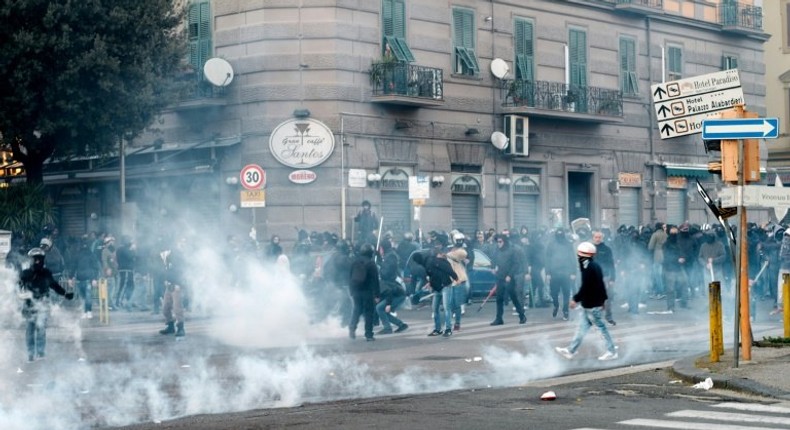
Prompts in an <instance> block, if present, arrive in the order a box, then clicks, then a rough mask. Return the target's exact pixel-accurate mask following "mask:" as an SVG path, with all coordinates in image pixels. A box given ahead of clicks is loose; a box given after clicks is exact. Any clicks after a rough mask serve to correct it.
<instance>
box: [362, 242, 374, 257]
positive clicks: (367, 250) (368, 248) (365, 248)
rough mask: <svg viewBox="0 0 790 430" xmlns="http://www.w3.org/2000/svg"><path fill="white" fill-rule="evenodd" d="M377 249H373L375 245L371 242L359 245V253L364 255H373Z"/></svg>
mask: <svg viewBox="0 0 790 430" xmlns="http://www.w3.org/2000/svg"><path fill="white" fill-rule="evenodd" d="M374 253H375V250H374V249H373V245H371V244H369V243H363V244H362V246H360V247H359V255H361V256H363V257H368V258H370V257H373V254H374Z"/></svg>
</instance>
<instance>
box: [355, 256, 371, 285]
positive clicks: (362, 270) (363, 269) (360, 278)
mask: <svg viewBox="0 0 790 430" xmlns="http://www.w3.org/2000/svg"><path fill="white" fill-rule="evenodd" d="M367 277H368V269H367V265H366V264H365V262H364V261H363V260H356V261H354V263H353V264H351V284H352V285H359V284H362V283H364V282H365V280H366V279H367Z"/></svg>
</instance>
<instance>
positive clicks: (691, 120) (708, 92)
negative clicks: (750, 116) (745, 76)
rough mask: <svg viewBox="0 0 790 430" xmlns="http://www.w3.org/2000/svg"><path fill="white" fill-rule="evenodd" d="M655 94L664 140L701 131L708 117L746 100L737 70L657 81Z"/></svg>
mask: <svg viewBox="0 0 790 430" xmlns="http://www.w3.org/2000/svg"><path fill="white" fill-rule="evenodd" d="M651 94H652V95H653V103H654V108H655V111H656V119H657V120H658V130H659V135H660V136H661V138H662V139H668V138H672V137H678V136H685V135H688V134H695V133H700V132H701V131H702V121H703V120H704V119H706V118H708V117H710V116H712V115H715V114H716V113H718V112H720V111H723V110H725V109H730V108H732V107H733V106H735V105H739V104H743V103H744V97H743V89H742V88H741V80H740V77H739V75H738V70H737V69H730V70H724V71H721V72H715V73H709V74H707V75H701V76H695V77H692V78H686V79H680V80H677V81H672V82H665V83H662V84H656V85H653V86H652V87H651Z"/></svg>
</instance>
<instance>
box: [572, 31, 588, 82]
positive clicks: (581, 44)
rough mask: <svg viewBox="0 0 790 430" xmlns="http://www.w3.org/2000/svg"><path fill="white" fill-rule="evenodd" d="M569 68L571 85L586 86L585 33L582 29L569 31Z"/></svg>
mask: <svg viewBox="0 0 790 430" xmlns="http://www.w3.org/2000/svg"><path fill="white" fill-rule="evenodd" d="M569 45H570V46H569V51H570V68H571V85H576V86H580V87H586V86H587V33H585V32H584V31H582V30H571V31H570V44H569Z"/></svg>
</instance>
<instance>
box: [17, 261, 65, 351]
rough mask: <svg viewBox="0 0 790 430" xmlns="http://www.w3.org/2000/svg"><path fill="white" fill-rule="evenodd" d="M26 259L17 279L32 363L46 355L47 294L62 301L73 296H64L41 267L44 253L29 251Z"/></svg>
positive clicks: (53, 279)
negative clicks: (26, 266)
mask: <svg viewBox="0 0 790 430" xmlns="http://www.w3.org/2000/svg"><path fill="white" fill-rule="evenodd" d="M27 255H28V257H30V258H31V260H32V261H33V262H32V264H31V265H30V267H29V268H27V269H25V270H23V271H22V273H21V274H20V275H19V297H20V298H21V299H22V300H24V302H23V304H22V316H23V317H24V318H25V342H26V345H27V360H28V361H33V360H35V359H42V358H44V356H45V353H46V346H47V319H49V311H50V297H49V292H50V290H52V291H55V292H56V293H58V294H60V295H61V296H64V297H65V298H66V300H71V299H73V298H74V293H72V292H66V289H64V288H63V287H62V286H60V284H59V283H58V281H57V280H55V278H54V277H53V276H52V272H50V270H49V269H47V268H46V267H45V265H44V259H45V254H44V250H42V249H41V248H33V249H31V250H30V251H29V252H28V254H27Z"/></svg>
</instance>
